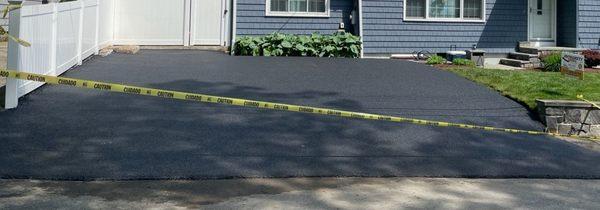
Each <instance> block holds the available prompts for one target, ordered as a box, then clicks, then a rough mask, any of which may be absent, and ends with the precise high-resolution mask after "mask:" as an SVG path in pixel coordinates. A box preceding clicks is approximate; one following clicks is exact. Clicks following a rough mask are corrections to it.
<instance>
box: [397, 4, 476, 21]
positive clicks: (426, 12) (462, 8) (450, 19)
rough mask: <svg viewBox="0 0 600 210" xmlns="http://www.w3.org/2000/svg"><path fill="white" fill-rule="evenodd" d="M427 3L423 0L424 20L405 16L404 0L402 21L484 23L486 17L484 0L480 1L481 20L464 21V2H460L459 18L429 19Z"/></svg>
mask: <svg viewBox="0 0 600 210" xmlns="http://www.w3.org/2000/svg"><path fill="white" fill-rule="evenodd" d="M429 1H430V0H425V18H411V17H407V16H406V2H407V1H406V0H404V7H403V8H404V12H403V16H404V17H403V20H404V21H414V22H461V23H465V22H466V23H485V21H486V19H487V17H486V9H487V5H486V4H485V1H486V0H482V1H483V2H482V3H481V4H482V7H483V8H482V9H481V17H482V19H465V18H464V17H463V14H464V11H465V10H464V7H463V5H464V0H460V7H461V8H460V18H430V17H429Z"/></svg>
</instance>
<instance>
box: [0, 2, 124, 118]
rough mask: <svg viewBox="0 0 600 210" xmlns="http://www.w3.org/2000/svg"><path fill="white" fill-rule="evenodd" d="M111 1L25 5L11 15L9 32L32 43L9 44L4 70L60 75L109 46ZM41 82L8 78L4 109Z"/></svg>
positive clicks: (112, 19)
mask: <svg viewBox="0 0 600 210" xmlns="http://www.w3.org/2000/svg"><path fill="white" fill-rule="evenodd" d="M113 1H114V0H79V1H72V2H66V3H56V4H43V5H28V6H23V8H21V9H19V10H14V11H12V12H11V13H10V22H9V24H10V26H9V27H10V33H11V34H12V35H13V36H15V37H19V38H21V39H23V40H26V41H28V42H30V43H31V47H24V46H21V45H19V44H18V43H16V42H14V41H9V43H8V63H7V68H8V69H11V70H17V71H23V72H31V73H38V74H45V75H53V76H56V75H60V74H62V73H64V72H65V71H67V70H68V69H70V68H72V67H73V66H75V65H81V63H82V61H83V59H85V58H87V57H89V56H91V55H93V54H96V53H97V52H98V50H99V49H100V46H102V45H107V44H110V42H111V41H112V28H113V26H112V25H113V21H114V18H113V6H112V5H113V4H114V2H113ZM43 84H44V83H40V82H32V81H22V80H16V79H8V80H7V82H6V100H5V103H6V108H7V109H10V108H15V107H17V105H18V99H19V97H21V96H23V95H25V94H27V93H29V92H31V91H33V90H35V89H36V88H38V87H40V86H42V85H43Z"/></svg>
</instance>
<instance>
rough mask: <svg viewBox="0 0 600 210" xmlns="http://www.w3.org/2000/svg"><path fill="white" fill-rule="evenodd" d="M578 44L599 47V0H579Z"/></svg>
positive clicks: (593, 47)
mask: <svg viewBox="0 0 600 210" xmlns="http://www.w3.org/2000/svg"><path fill="white" fill-rule="evenodd" d="M577 25H578V27H579V46H580V47H584V48H591V49H600V0H579V22H578V24H577Z"/></svg>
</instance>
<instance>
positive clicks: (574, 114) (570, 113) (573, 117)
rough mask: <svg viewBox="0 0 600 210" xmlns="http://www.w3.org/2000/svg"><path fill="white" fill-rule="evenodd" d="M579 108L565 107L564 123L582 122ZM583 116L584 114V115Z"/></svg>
mask: <svg viewBox="0 0 600 210" xmlns="http://www.w3.org/2000/svg"><path fill="white" fill-rule="evenodd" d="M582 111H583V110H580V109H567V111H566V113H565V122H566V123H582V122H583V120H582V113H581V112H582ZM584 117H585V116H584Z"/></svg>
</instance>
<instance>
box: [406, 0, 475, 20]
mask: <svg viewBox="0 0 600 210" xmlns="http://www.w3.org/2000/svg"><path fill="white" fill-rule="evenodd" d="M404 2H405V5H404V16H405V17H404V19H405V20H417V21H418V20H421V21H484V19H485V18H484V17H485V16H484V14H485V13H484V12H485V0H405V1H404Z"/></svg>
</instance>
